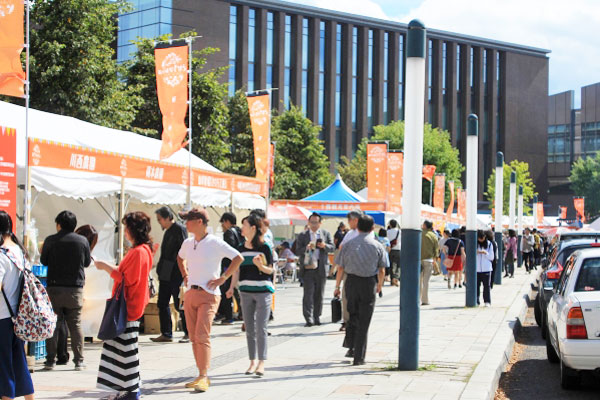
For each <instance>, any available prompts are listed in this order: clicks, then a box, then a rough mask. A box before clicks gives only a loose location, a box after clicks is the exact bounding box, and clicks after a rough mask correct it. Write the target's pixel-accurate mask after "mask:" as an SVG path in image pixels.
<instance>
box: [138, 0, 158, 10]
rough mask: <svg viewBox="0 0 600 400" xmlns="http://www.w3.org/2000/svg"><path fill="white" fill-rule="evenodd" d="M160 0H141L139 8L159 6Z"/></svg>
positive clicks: (145, 8)
mask: <svg viewBox="0 0 600 400" xmlns="http://www.w3.org/2000/svg"><path fill="white" fill-rule="evenodd" d="M159 5H160V0H139V8H138V9H139V10H147V9H149V8H154V7H158V6H159Z"/></svg>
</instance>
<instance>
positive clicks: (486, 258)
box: [477, 230, 494, 307]
mask: <svg viewBox="0 0 600 400" xmlns="http://www.w3.org/2000/svg"><path fill="white" fill-rule="evenodd" d="M493 260H494V246H493V245H492V242H490V241H489V240H488V239H487V237H486V235H485V232H484V231H481V230H480V231H477V304H478V305H479V290H480V286H481V285H483V302H484V303H485V306H486V307H490V306H491V305H492V298H491V295H490V282H491V277H492V261H493Z"/></svg>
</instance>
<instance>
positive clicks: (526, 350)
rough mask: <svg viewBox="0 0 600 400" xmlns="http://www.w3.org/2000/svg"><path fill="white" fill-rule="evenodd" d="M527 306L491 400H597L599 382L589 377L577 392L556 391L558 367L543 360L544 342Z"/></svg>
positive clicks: (558, 376) (531, 310)
mask: <svg viewBox="0 0 600 400" xmlns="http://www.w3.org/2000/svg"><path fill="white" fill-rule="evenodd" d="M536 293H537V292H533V294H532V296H535V294H536ZM529 305H530V307H529V310H528V311H527V317H526V319H525V322H524V323H523V325H522V327H521V329H520V330H519V331H518V332H517V336H516V342H515V347H514V350H513V354H512V357H511V359H510V360H509V365H508V366H507V369H506V372H504V373H503V374H502V376H501V377H500V384H499V387H498V390H497V391H496V397H495V400H506V399H510V400H521V399H523V400H525V399H527V400H530V399H535V398H539V399H545V400H554V399H561V400H563V399H577V400H587V399H590V400H591V399H598V398H600V379H598V377H596V376H594V375H592V374H586V375H584V376H583V379H582V384H581V388H579V389H578V390H573V391H567V390H563V389H562V388H561V387H560V370H559V366H558V364H550V363H549V362H548V359H547V358H546V342H545V340H544V339H542V336H541V334H540V328H539V327H538V326H537V324H536V323H535V319H534V315H533V303H532V302H531V301H530V302H529Z"/></svg>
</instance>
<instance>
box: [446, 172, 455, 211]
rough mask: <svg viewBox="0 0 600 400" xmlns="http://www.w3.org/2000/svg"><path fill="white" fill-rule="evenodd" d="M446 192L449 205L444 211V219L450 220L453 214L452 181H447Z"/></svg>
mask: <svg viewBox="0 0 600 400" xmlns="http://www.w3.org/2000/svg"><path fill="white" fill-rule="evenodd" d="M448 190H450V204H448V210H447V211H446V217H447V218H448V219H450V217H452V213H453V212H454V181H448Z"/></svg>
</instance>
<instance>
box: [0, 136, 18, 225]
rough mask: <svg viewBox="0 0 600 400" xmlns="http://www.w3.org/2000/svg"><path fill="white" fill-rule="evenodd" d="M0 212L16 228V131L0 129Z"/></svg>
mask: <svg viewBox="0 0 600 400" xmlns="http://www.w3.org/2000/svg"><path fill="white" fill-rule="evenodd" d="M0 210H4V211H6V212H7V213H8V215H10V217H11V218H12V221H13V231H14V230H15V229H16V226H17V131H16V130H15V129H13V128H4V127H0Z"/></svg>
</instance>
